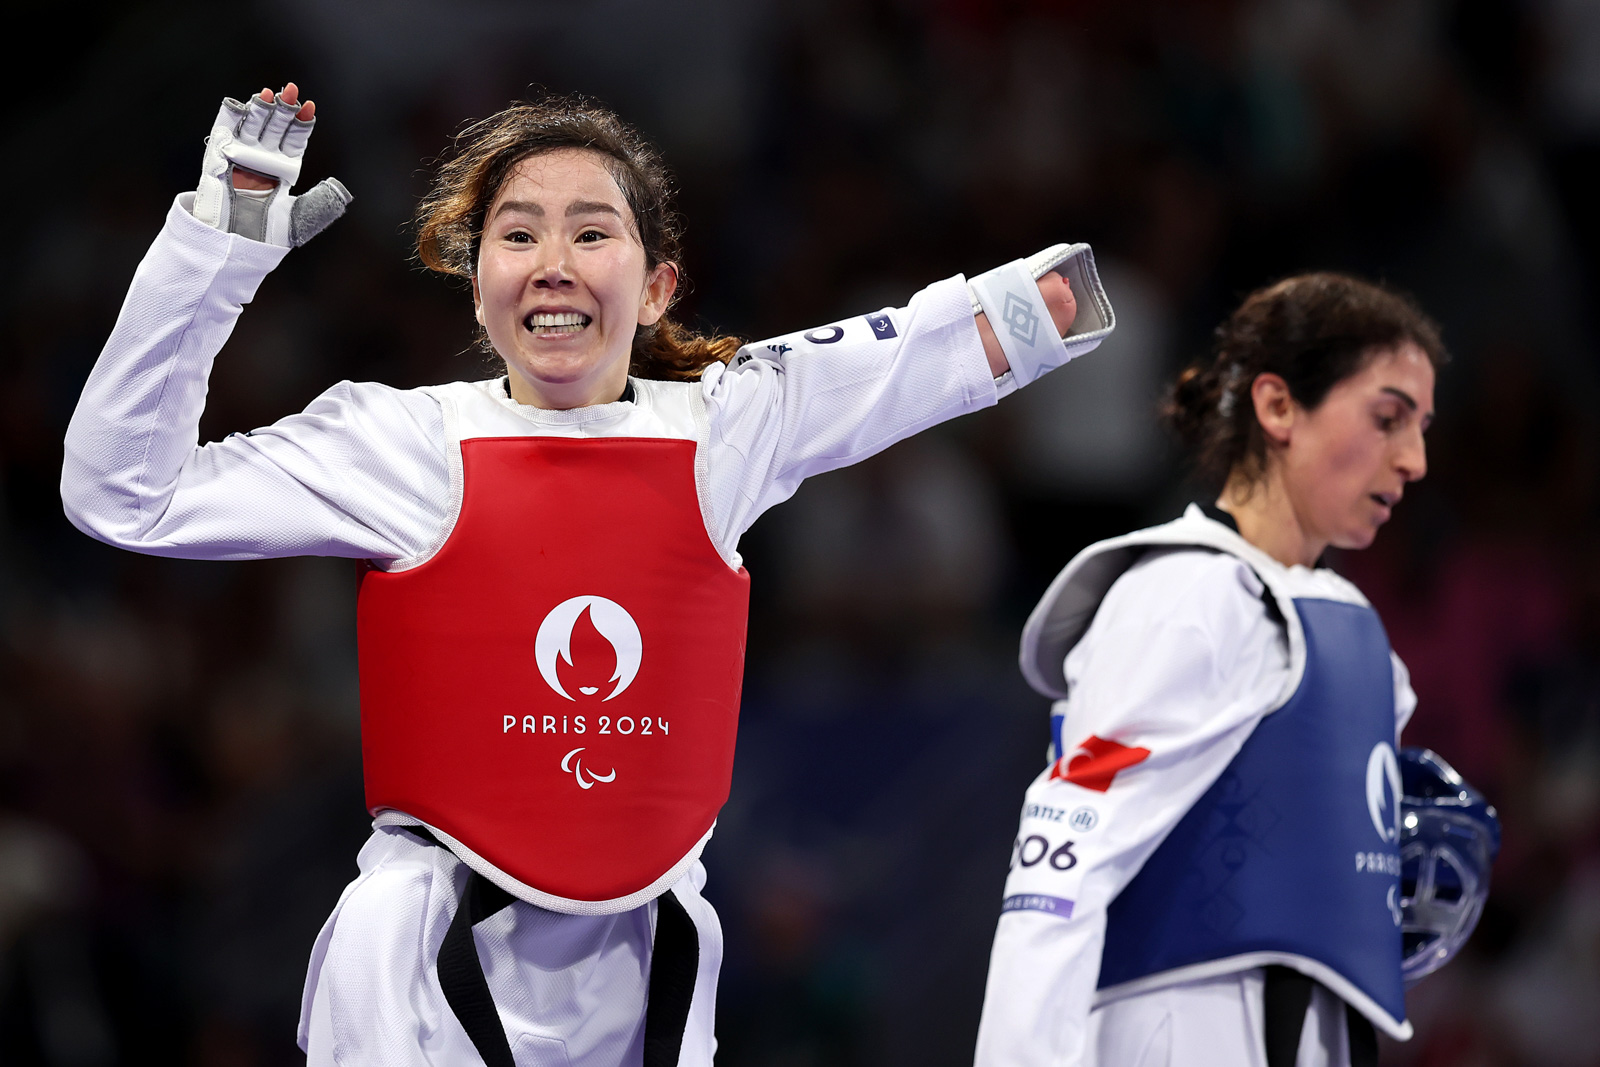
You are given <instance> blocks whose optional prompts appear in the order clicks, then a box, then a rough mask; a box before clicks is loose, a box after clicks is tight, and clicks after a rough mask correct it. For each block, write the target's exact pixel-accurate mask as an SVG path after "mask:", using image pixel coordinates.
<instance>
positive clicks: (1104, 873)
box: [977, 548, 1416, 1067]
mask: <svg viewBox="0 0 1600 1067" xmlns="http://www.w3.org/2000/svg"><path fill="white" fill-rule="evenodd" d="M1273 577H1274V580H1275V581H1277V582H1278V583H1279V585H1280V587H1283V588H1287V589H1289V590H1291V591H1292V593H1293V595H1294V596H1297V597H1319V598H1325V599H1334V600H1345V601H1353V602H1357V603H1365V600H1364V599H1363V598H1362V597H1361V594H1360V593H1359V592H1358V591H1357V590H1356V589H1355V587H1354V586H1352V585H1350V583H1348V582H1346V581H1345V580H1344V579H1342V578H1340V577H1339V576H1338V575H1336V574H1334V573H1333V572H1332V571H1328V570H1311V569H1308V568H1305V567H1281V568H1279V571H1278V573H1275V574H1274V575H1273ZM1263 592H1264V586H1263V584H1262V582H1261V579H1260V578H1259V577H1257V575H1256V573H1255V572H1254V571H1253V570H1252V569H1251V568H1250V567H1249V566H1248V565H1246V564H1245V563H1244V562H1243V561H1241V560H1239V559H1238V558H1236V557H1233V556H1230V555H1226V554H1223V553H1220V552H1216V551H1211V550H1207V549H1200V548H1158V549H1153V550H1151V551H1150V552H1148V553H1147V554H1146V555H1145V556H1144V557H1142V558H1141V559H1140V560H1139V562H1137V563H1135V564H1134V565H1133V566H1132V567H1131V568H1129V570H1128V571H1126V572H1125V573H1124V574H1123V575H1122V576H1121V577H1120V578H1119V579H1118V580H1117V581H1116V583H1115V584H1113V585H1112V586H1111V589H1110V591H1109V592H1108V593H1107V594H1106V596H1105V599H1104V600H1103V601H1102V602H1101V605H1100V608H1099V610H1098V612H1097V613H1096V614H1095V615H1094V619H1093V622H1092V623H1090V625H1089V629H1088V630H1087V632H1086V633H1085V634H1084V637H1083V639H1082V640H1081V641H1080V642H1079V643H1078V644H1077V645H1076V646H1075V647H1074V648H1073V649H1072V650H1071V652H1069V653H1068V655H1067V657H1066V678H1067V683H1068V693H1069V696H1068V699H1066V700H1064V701H1061V702H1058V704H1057V705H1056V708H1055V710H1056V711H1057V712H1058V713H1064V714H1065V721H1064V725H1063V730H1062V745H1063V747H1064V748H1065V749H1066V750H1067V751H1068V752H1069V753H1070V752H1071V751H1072V749H1073V748H1074V747H1075V746H1076V745H1078V744H1079V743H1080V742H1082V741H1083V740H1084V739H1087V738H1088V737H1090V736H1091V735H1092V736H1094V737H1098V738H1102V739H1105V740H1109V741H1115V742H1117V743H1119V744H1123V745H1127V746H1131V747H1141V748H1146V749H1149V750H1150V755H1149V757H1148V758H1146V759H1145V760H1143V761H1142V762H1139V763H1137V764H1135V765H1133V766H1130V767H1128V768H1126V769H1124V770H1122V771H1119V772H1118V773H1117V775H1116V777H1115V779H1114V780H1113V782H1112V784H1111V787H1110V788H1109V789H1107V790H1106V791H1105V792H1099V791H1096V790H1091V789H1088V788H1086V787H1084V786H1080V785H1077V784H1075V783H1070V782H1067V781H1065V780H1063V779H1056V780H1054V781H1052V780H1050V778H1049V771H1048V769H1046V771H1044V772H1041V773H1040V775H1039V777H1038V778H1037V779H1036V780H1035V781H1034V783H1033V784H1032V785H1031V786H1030V787H1029V789H1028V792H1027V797H1026V802H1025V804H1024V809H1023V818H1022V823H1021V829H1020V830H1019V832H1018V839H1019V840H1021V839H1023V838H1025V837H1027V836H1029V835H1030V834H1039V835H1041V836H1044V837H1045V838H1046V839H1047V840H1050V841H1052V842H1055V841H1056V840H1057V839H1065V838H1066V837H1068V836H1069V832H1068V829H1067V824H1066V823H1065V822H1064V821H1063V820H1066V819H1069V818H1070V817H1071V815H1072V813H1075V812H1077V811H1078V810H1079V809H1082V808H1089V809H1091V810H1092V811H1093V812H1094V815H1095V819H1094V822H1093V825H1092V827H1091V828H1090V829H1089V830H1087V831H1083V830H1079V829H1077V828H1073V829H1072V830H1071V831H1070V837H1071V839H1072V840H1073V841H1074V846H1073V847H1074V850H1075V851H1074V854H1075V856H1076V858H1077V862H1076V864H1074V865H1073V866H1072V867H1071V868H1069V869H1067V870H1053V869H1052V868H1051V865H1050V864H1047V863H1037V864H1034V865H1033V866H1032V867H1029V868H1027V869H1024V868H1023V867H1022V866H1021V865H1014V869H1013V871H1012V873H1011V876H1010V877H1009V878H1008V880H1007V883H1006V895H1007V896H1008V897H1009V896H1012V895H1014V894H1018V893H1042V894H1048V895H1050V896H1053V897H1058V898H1061V899H1064V900H1070V901H1072V902H1073V903H1072V910H1071V917H1070V918H1068V919H1063V918H1061V917H1059V916H1058V915H1055V914H1050V913H1047V912H1041V911H1033V910H1017V911H1011V912H1007V913H1005V914H1004V915H1003V916H1002V917H1001V919H1000V921H999V924H998V927H997V930H996V934H995V942H994V947H993V950H992V954H991V959H990V969H989V978H988V986H987V990H986V994H985V998H984V1007H983V1016H982V1021H981V1023H980V1027H979V1032H978V1050H977V1063H978V1064H979V1065H980V1067H999V1065H1002V1064H1004V1065H1006V1067H1032V1065H1038V1067H1045V1065H1049V1067H1079V1065H1084V1067H1087V1065H1092V1064H1100V1065H1104V1067H1112V1065H1114V1064H1115V1065H1118V1067H1120V1065H1122V1064H1124V1063H1137V1062H1143V1061H1140V1060H1138V1059H1135V1058H1122V1057H1125V1056H1132V1055H1133V1052H1134V1050H1132V1049H1131V1048H1130V1047H1129V1046H1128V1045H1126V1044H1117V1043H1116V1042H1117V1041H1122V1040H1124V1039H1123V1038H1121V1037H1116V1036H1115V1035H1112V1036H1110V1037H1108V1036H1107V1035H1108V1031H1107V1027H1108V1026H1112V1028H1113V1029H1115V1026H1113V1024H1111V1023H1109V1022H1107V1021H1105V1020H1100V1021H1098V1022H1096V1023H1093V1024H1092V1023H1091V1011H1092V1010H1093V1011H1094V1012H1095V1014H1096V1015H1098V1014H1100V1013H1103V1012H1105V1011H1108V1010H1111V1008H1110V1007H1109V1006H1105V1007H1100V1008H1098V1009H1096V1008H1095V1005H1096V1002H1097V996H1096V989H1095V986H1096V983H1097V980H1098V977H1099V971H1100V952H1101V947H1102V944H1103V942H1104V938H1105V924H1106V908H1107V907H1108V906H1109V904H1110V902H1111V901H1112V900H1113V899H1114V898H1115V897H1116V895H1117V894H1118V893H1120V892H1121V891H1122V889H1123V888H1124V887H1125V886H1126V885H1127V884H1128V883H1129V882H1130V881H1132V879H1133V877H1134V876H1135V875H1136V874H1137V873H1138V871H1139V869H1140V867H1142V866H1143V864H1144V862H1145V861H1146V860H1147V859H1148V858H1149V857H1150V855H1151V854H1152V853H1153V852H1154V851H1155V850H1156V848H1157V847H1158V846H1159V845H1160V843H1161V842H1162V841H1163V840H1164V839H1165V837H1166V835H1167V834H1168V833H1169V832H1170V831H1171V830H1172V828H1173V827H1174V826H1176V825H1177V823H1178V821H1179V820H1180V819H1181V818H1182V817H1183V815H1184V813H1186V812H1187V811H1188V810H1189V808H1190V807H1191V806H1192V805H1193V804H1194V803H1195V802H1196V801H1197V800H1198V799H1199V798H1200V797H1201V795H1203V794H1204V793H1205V791H1206V790H1207V789H1209V788H1210V787H1211V785H1212V783H1213V782H1215V781H1216V779H1217V777H1218V776H1219V775H1220V774H1221V773H1222V771H1223V770H1224V769H1225V768H1226V767H1227V765H1228V764H1229V763H1230V762H1231V761H1232V760H1233V758H1234V756H1235V755H1237V753H1238V751H1239V749H1240V748H1241V747H1242V746H1243V744H1244V742H1245V740H1246V739H1247V738H1248V737H1249V736H1250V733H1251V731H1252V730H1254V729H1255V726H1256V724H1257V723H1258V722H1259V721H1260V720H1261V718H1262V716H1263V715H1264V714H1266V713H1268V711H1269V710H1270V709H1272V708H1273V707H1275V706H1276V705H1277V703H1278V702H1279V700H1280V699H1281V696H1282V691H1283V688H1284V686H1285V685H1286V684H1287V681H1288V676H1289V672H1290V670H1291V663H1290V658H1289V648H1288V642H1287V640H1286V637H1285V632H1284V630H1283V628H1282V626H1281V625H1280V624H1278V623H1277V622H1276V621H1274V620H1273V618H1272V617H1271V616H1270V615H1269V614H1268V612H1267V608H1266V605H1265V602H1264V600H1263V598H1262V594H1263ZM1393 662H1394V665H1395V704H1396V728H1395V733H1396V736H1397V737H1398V735H1399V731H1400V728H1401V727H1402V726H1403V725H1404V723H1405V721H1406V719H1407V718H1409V717H1410V714H1411V711H1412V709H1413V708H1414V707H1415V705H1416V697H1415V695H1414V694H1413V693H1412V692H1411V687H1410V684H1409V679H1408V676H1407V674H1406V671H1405V668H1404V667H1403V665H1401V664H1400V662H1399V660H1398V659H1394V660H1393ZM1078 825H1082V823H1081V822H1080V823H1079V824H1078ZM1215 981H1216V980H1211V981H1208V982H1204V983H1200V982H1196V983H1191V985H1192V986H1193V987H1194V988H1195V989H1197V990H1203V992H1197V993H1196V994H1195V996H1196V997H1197V1000H1196V1004H1195V1006H1194V1009H1193V1010H1194V1012H1195V1013H1197V1016H1203V1015H1204V1014H1205V1011H1206V1009H1205V1008H1204V1007H1203V1006H1201V1005H1202V1004H1203V1002H1204V1000H1205V998H1207V997H1211V996H1214V995H1215V993H1216V988H1217V987H1216V985H1215ZM1186 988H1189V987H1188V986H1177V987H1169V988H1166V989H1159V990H1156V991H1154V992H1149V993H1143V994H1140V995H1138V996H1134V997H1128V998H1125V999H1123V1000H1119V1001H1117V1002H1116V1004H1117V1005H1120V1006H1118V1007H1116V1008H1115V1013H1114V1014H1115V1017H1117V1018H1130V1019H1131V1018H1135V1017H1137V1018H1140V1019H1146V1018H1147V1016H1146V1015H1140V1014H1139V1012H1140V1011H1142V1010H1143V1009H1140V1008H1139V1007H1138V1005H1137V1004H1134V1003H1133V1002H1136V1001H1143V1000H1145V999H1147V998H1155V1000H1153V1001H1152V1003H1154V1004H1159V1005H1162V1006H1163V1007H1162V1008H1161V1009H1160V1010H1162V1011H1169V1010H1170V1011H1172V1012H1177V1013H1178V1014H1179V1015H1181V1014H1183V1012H1186V1011H1188V1010H1189V1009H1188V1008H1185V1007H1182V1004H1183V998H1184V997H1185V996H1186V994H1185V993H1184V992H1183V990H1184V989H1186ZM1230 995H1231V994H1230ZM1257 1000H1258V1001H1259V994H1257ZM1174 1005H1176V1007H1174ZM1156 1010H1157V1009H1156V1008H1150V1011H1156ZM1236 1014H1237V1013H1236ZM1174 1018H1175V1019H1176V1018H1177V1016H1176V1015H1175V1016H1174ZM1241 1018H1242V1017H1241ZM1139 1025H1140V1026H1144V1025H1145V1023H1143V1022H1141V1023H1139ZM1171 1025H1174V1026H1175V1025H1177V1023H1176V1022H1174V1023H1172V1024H1171ZM1185 1025H1189V1024H1185ZM1196 1025H1198V1024H1196ZM1096 1027H1098V1029H1096ZM1145 1032H1146V1033H1148V1029H1147V1030H1146V1031H1145ZM1259 1034H1260V1029H1259V1027H1255V1028H1253V1029H1251V1030H1250V1031H1249V1033H1248V1034H1245V1035H1243V1036H1241V1037H1240V1040H1242V1041H1255V1042H1258V1043H1259V1041H1260V1040H1261V1039H1260V1036H1259ZM1096 1035H1097V1036H1096ZM1126 1040H1129V1041H1131V1040H1133V1036H1132V1035H1128V1036H1127V1037H1126ZM1341 1040H1342V1039H1341ZM1107 1041H1111V1042H1112V1045H1111V1046H1107V1044H1106V1043H1107ZM1097 1043H1098V1046H1099V1047H1101V1048H1104V1047H1115V1048H1117V1049H1118V1050H1120V1051H1118V1053H1117V1056H1116V1057H1115V1058H1106V1057H1104V1056H1103V1055H1101V1054H1100V1053H1097V1052H1096V1048H1097ZM1172 1047H1173V1048H1174V1049H1176V1048H1177V1045H1176V1044H1174V1045H1173V1046H1172ZM1174 1055H1177V1053H1176V1052H1174ZM1150 1062H1152V1063H1165V1062H1168V1061H1167V1060H1164V1059H1160V1058H1157V1059H1153V1060H1151V1061H1150ZM1170 1062H1172V1063H1173V1064H1188V1063H1191V1062H1194V1063H1202V1062H1204V1063H1209V1062H1216V1063H1224V1062H1228V1063H1231V1062H1245V1061H1234V1060H1229V1059H1226V1058H1223V1059H1218V1060H1214V1061H1211V1060H1193V1061H1191V1060H1189V1059H1180V1058H1174V1059H1172V1060H1171V1061H1170Z"/></svg>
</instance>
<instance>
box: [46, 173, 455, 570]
mask: <svg viewBox="0 0 1600 1067" xmlns="http://www.w3.org/2000/svg"><path fill="white" fill-rule="evenodd" d="M285 251H286V250H284V249H279V248H275V247H273V246H270V245H265V244H261V243H258V242H255V241H250V240H247V239H245V238H242V237H238V236H236V235H232V234H224V233H220V232H218V231H216V230H213V229H212V228H210V227H209V226H206V225H204V224H202V223H200V222H198V221H197V220H195V219H194V218H193V217H192V216H191V215H190V214H189V212H188V211H187V210H185V208H184V206H183V205H182V203H181V198H180V202H179V203H178V204H174V206H173V209H172V211H171V212H170V213H169V214H168V217H167V222H166V225H165V227H164V228H163V230H162V232H161V235H160V236H159V237H158V238H157V239H156V241H155V244H154V245H153V246H152V247H151V249H150V251H149V253H147V254H146V256H145V258H144V261H143V262H142V263H140V265H139V269H138V271H137V272H136V273H135V274H134V279H133V284H132V286H131V287H130V289H129V291H128V296H127V299H126V301H125V302H124V304H123V307H122V311H121V313H120V314H119V316H118V318H117V323H116V326H115V328H114V329H113V330H112V333H111V336H110V338H109V339H108V340H107V342H106V346H105V348H104V350H103V351H102V352H101V355H100V359H99V360H98V362H97V363H96V364H95V367H94V370H93V371H92V372H91V373H90V375H89V379H88V381H87V383H86V384H85V385H84V390H83V395H82V396H81V397H80V398H79V401H78V406H77V410H76V411H75V412H74V413H73V417H72V421H71V423H70V425H69V426H68V428H67V437H66V445H65V461H64V464H63V468H62V476H61V497H62V502H63V504H64V506H65V509H66V513H67V517H68V518H69V519H71V520H72V522H73V524H74V525H75V526H77V527H78V528H79V529H80V530H83V531H84V532H85V533H87V534H89V535H90V536H92V537H96V538H98V539H100V540H102V541H105V542H107V543H108V544H113V545H117V546H119V547H122V548H128V549H132V550H134V551H138V552H146V553H151V554H155V555H165V556H179V557H184V558H190V559H256V558H263V557H269V556H287V555H329V556H348V557H356V558H363V557H365V558H373V559H394V558H402V557H405V556H408V555H414V554H418V552H419V551H420V550H421V548H422V547H423V546H425V545H426V544H427V543H428V540H429V538H430V537H432V536H433V533H434V531H436V530H437V529H438V527H439V525H440V523H441V522H442V521H443V517H442V515H441V514H440V511H441V509H442V507H443V501H444V500H446V499H447V497H448V493H447V492H446V490H447V488H448V481H449V471H448V464H447V459H446V456H445V452H444V435H443V432H442V428H443V422H442V415H441V413H440V410H439V405H438V401H436V400H435V399H433V398H432V397H430V396H428V395H426V394H422V393H415V392H402V391H399V390H394V389H389V388H387V387H384V386H379V385H353V384H351V383H349V382H343V383H340V384H339V385H337V386H335V387H333V388H332V389H330V390H328V392H326V393H324V394H323V395H322V396H320V397H318V398H317V399H316V400H315V401H314V402H313V403H312V404H311V406H310V407H308V408H307V409H306V410H305V411H304V412H301V413H299V414H297V415H291V416H289V417H288V418H285V419H282V420H280V421H278V422H276V423H274V424H272V425H271V426H268V427H264V428H261V429H258V430H254V431H251V432H250V433H248V434H234V435H232V436H230V437H228V438H227V439H225V440H223V441H220V442H216V443H214V444H208V445H203V446H197V443H196V442H197V439H198V433H199V422H200V415H201V413H202V411H203V410H204V407H205V398H206V390H207V380H208V378H209V376H210V373H211V365H212V361H213V360H214V358H215V357H216V355H217V353H218V351H219V350H220V349H221V348H222V346H223V344H224V342H226V341H227V339H228V337H229V335H230V334H231V333H232V332H233V326H234V323H235V322H236V321H237V319H238V316H239V313H240V311H241V310H242V308H243V306H244V305H245V304H246V303H248V302H249V301H250V299H251V298H252V297H253V296H254V295H255V291H256V288H257V287H258V286H259V285H260V283H261V281H262V279H263V278H264V277H265V276H266V274H267V272H268V271H270V270H271V269H272V268H273V267H274V266H276V265H277V263H278V262H279V261H280V260H281V259H282V256H283V254H284V252H285Z"/></svg>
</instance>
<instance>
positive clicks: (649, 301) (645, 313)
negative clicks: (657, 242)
mask: <svg viewBox="0 0 1600 1067" xmlns="http://www.w3.org/2000/svg"><path fill="white" fill-rule="evenodd" d="M473 286H474V288H473V292H477V288H476V286H477V282H476V281H474V282H473ZM677 291H678V265H677V264H676V263H657V264H656V265H655V269H654V270H652V271H651V272H650V274H649V276H648V277H647V278H645V281H644V300H643V301H641V302H640V304H639V325H640V326H654V325H655V324H656V323H657V322H659V321H660V320H661V316H663V315H665V314H666V313H667V307H668V306H669V305H670V304H671V303H672V294H673V293H676V292H677Z"/></svg>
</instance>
